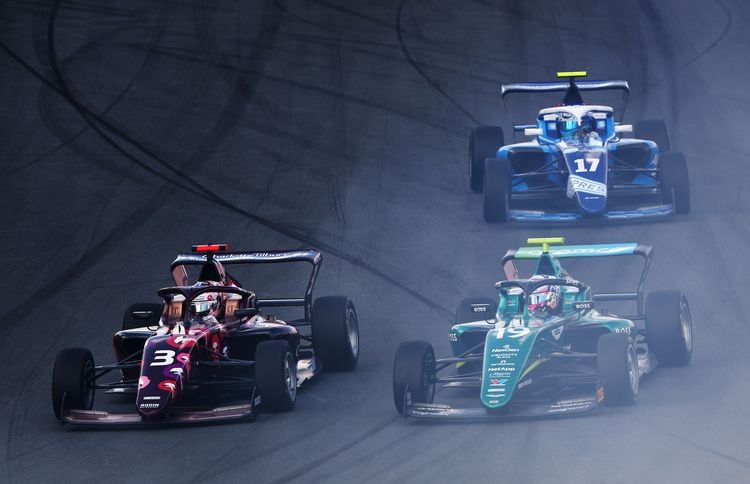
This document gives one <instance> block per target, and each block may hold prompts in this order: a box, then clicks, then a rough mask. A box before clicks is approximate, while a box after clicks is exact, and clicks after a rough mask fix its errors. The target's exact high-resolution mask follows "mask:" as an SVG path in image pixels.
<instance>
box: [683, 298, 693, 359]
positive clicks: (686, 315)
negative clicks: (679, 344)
mask: <svg viewBox="0 0 750 484" xmlns="http://www.w3.org/2000/svg"><path fill="white" fill-rule="evenodd" d="M680 332H681V333H682V340H683V342H684V343H685V349H686V350H687V351H688V352H690V351H693V327H692V325H691V324H690V309H688V307H687V304H685V301H682V302H681V303H680Z"/></svg>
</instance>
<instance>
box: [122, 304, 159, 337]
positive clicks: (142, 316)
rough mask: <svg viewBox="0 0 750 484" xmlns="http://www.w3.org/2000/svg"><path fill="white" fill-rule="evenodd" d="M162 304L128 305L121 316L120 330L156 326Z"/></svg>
mask: <svg viewBox="0 0 750 484" xmlns="http://www.w3.org/2000/svg"><path fill="white" fill-rule="evenodd" d="M161 312H162V305H161V304H159V303H136V304H131V305H130V306H128V309H126V310H125V316H123V318H122V330H123V331H125V330H128V329H135V328H142V327H144V326H158V325H159V320H160V319H161Z"/></svg>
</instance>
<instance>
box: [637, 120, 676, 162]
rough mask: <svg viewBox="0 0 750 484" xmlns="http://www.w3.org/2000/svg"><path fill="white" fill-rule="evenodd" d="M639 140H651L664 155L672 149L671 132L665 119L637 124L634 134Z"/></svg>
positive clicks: (643, 121)
mask: <svg viewBox="0 0 750 484" xmlns="http://www.w3.org/2000/svg"><path fill="white" fill-rule="evenodd" d="M633 134H634V135H635V137H636V138H638V139H646V140H651V141H653V142H654V143H656V146H658V147H659V153H660V154H663V153H666V152H667V151H670V150H671V149H672V144H671V143H670V141H669V131H668V130H667V125H666V123H664V120H663V119H644V120H642V121H638V122H637V123H635V129H634V133H633Z"/></svg>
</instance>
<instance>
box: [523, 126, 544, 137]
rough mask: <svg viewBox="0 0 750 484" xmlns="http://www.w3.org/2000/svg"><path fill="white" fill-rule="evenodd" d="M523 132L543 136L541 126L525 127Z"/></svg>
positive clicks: (527, 134)
mask: <svg viewBox="0 0 750 484" xmlns="http://www.w3.org/2000/svg"><path fill="white" fill-rule="evenodd" d="M523 134H525V135H526V136H541V135H542V129H541V128H525V129H524V130H523Z"/></svg>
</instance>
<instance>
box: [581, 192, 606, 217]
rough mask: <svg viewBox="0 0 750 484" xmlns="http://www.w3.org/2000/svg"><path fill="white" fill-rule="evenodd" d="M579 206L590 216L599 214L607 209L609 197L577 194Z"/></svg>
mask: <svg viewBox="0 0 750 484" xmlns="http://www.w3.org/2000/svg"><path fill="white" fill-rule="evenodd" d="M576 195H577V198H578V205H579V206H580V207H581V209H582V210H583V211H584V212H586V213H590V214H599V213H602V212H603V211H604V209H605V208H606V207H607V197H605V196H601V195H593V194H591V193H580V192H579V193H577V194H576Z"/></svg>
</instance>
